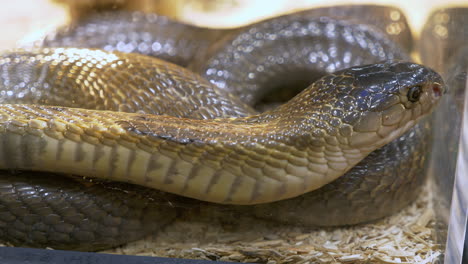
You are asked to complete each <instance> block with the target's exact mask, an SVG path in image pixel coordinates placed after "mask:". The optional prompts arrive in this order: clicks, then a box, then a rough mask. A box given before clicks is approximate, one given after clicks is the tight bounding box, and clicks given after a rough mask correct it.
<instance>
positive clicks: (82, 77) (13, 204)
mask: <svg viewBox="0 0 468 264" xmlns="http://www.w3.org/2000/svg"><path fill="white" fill-rule="evenodd" d="M106 19H108V20H106ZM115 19H119V21H124V22H122V25H124V26H127V27H128V26H130V27H132V28H133V30H132V31H129V32H128V35H127V32H125V31H124V32H125V34H123V35H122V33H121V32H120V33H117V35H115V34H114V35H113V34H107V33H112V31H113V29H114V28H116V27H117V28H118V27H119V26H118V23H115ZM159 21H163V22H164V23H163V24H164V25H165V26H163V27H161V29H159V30H161V31H162V32H171V31H173V30H171V28H170V26H168V25H172V22H168V19H167V18H161V17H160V16H157V15H147V14H142V13H131V14H128V13H127V14H125V13H119V12H112V13H108V14H107V15H103V14H99V15H97V16H95V17H93V16H91V17H90V18H89V19H88V20H83V21H81V22H79V23H78V25H77V26H73V27H71V28H66V29H62V30H61V31H60V30H59V31H58V32H56V33H54V35H53V36H52V37H48V38H46V39H44V40H43V41H42V43H41V46H42V47H41V48H33V49H26V50H15V51H10V52H5V53H3V54H2V56H1V57H0V83H1V85H2V87H1V91H0V95H1V99H0V100H1V104H0V169H2V170H3V171H2V175H3V176H2V179H1V181H0V182H1V185H0V192H1V195H0V199H1V207H0V209H1V212H0V227H2V229H1V230H0V236H1V237H2V239H4V240H7V241H9V242H10V243H13V244H15V245H27V246H49V247H54V248H66V249H76V250H97V249H100V248H106V247H110V246H115V245H119V244H122V243H125V242H128V241H132V240H135V239H138V238H141V237H142V236H143V234H145V233H146V232H148V231H153V230H157V229H158V228H161V227H163V226H164V225H166V224H168V223H170V222H171V221H173V220H174V219H175V218H176V217H178V216H180V209H181V208H182V211H184V210H190V208H191V207H199V206H206V207H214V208H229V209H227V210H239V212H243V211H246V210H247V211H254V214H257V215H258V216H259V217H266V218H279V219H283V220H285V221H291V222H292V221H294V222H296V223H300V224H306V225H308V224H312V225H314V224H317V225H347V224H356V223H360V222H366V221H370V220H372V219H377V218H379V217H382V216H384V215H387V214H389V212H393V211H396V210H398V209H400V208H402V207H403V206H404V205H406V204H407V203H408V202H410V201H411V200H412V199H414V197H415V193H416V192H415V191H414V190H415V189H416V188H418V186H420V185H421V183H422V181H423V179H424V177H422V176H421V175H423V174H424V173H423V172H424V165H425V161H426V159H425V158H424V155H425V153H424V151H425V149H426V147H427V141H428V129H429V128H428V124H427V122H419V120H421V119H424V117H425V116H427V115H428V114H429V113H430V112H431V111H432V110H433V109H434V107H435V106H436V104H437V102H438V100H439V99H440V97H441V96H442V94H443V93H444V91H445V87H444V83H443V80H442V78H441V77H440V76H439V75H438V74H437V73H436V72H435V71H433V70H431V69H429V68H427V67H424V66H422V65H419V64H415V63H412V62H408V61H407V60H409V57H408V56H407V55H406V52H405V51H404V50H403V49H402V48H400V47H399V45H398V44H396V43H395V42H394V41H392V40H391V39H390V38H388V37H387V36H386V34H384V33H382V32H381V31H380V30H378V29H376V28H375V27H373V26H371V25H366V24H360V23H353V22H350V21H345V20H342V19H335V18H333V17H327V16H321V17H317V16H312V15H310V14H308V13H297V14H291V15H286V16H282V17H278V18H274V19H270V20H266V21H263V22H259V23H256V24H253V25H251V26H247V27H245V28H241V29H236V30H232V31H231V30H229V31H228V32H221V33H219V32H218V31H216V32H215V33H214V35H216V37H215V39H219V40H218V41H215V43H214V44H210V45H209V47H207V48H206V50H203V51H202V50H201V47H200V48H196V49H195V51H196V50H199V49H200V51H201V52H200V53H197V52H195V53H196V54H192V55H193V56H192V55H190V56H188V57H190V60H193V62H180V61H181V60H179V61H175V62H176V63H179V64H184V66H187V65H188V66H187V67H188V68H189V69H187V68H184V67H182V66H178V65H176V64H173V63H171V62H167V61H165V60H162V59H158V58H153V57H150V56H147V55H142V54H135V53H124V52H120V51H109V47H110V46H108V45H107V46H103V47H94V46H93V45H91V44H90V47H68V45H66V44H64V43H65V42H70V43H74V42H75V41H73V39H75V40H77V41H76V43H80V42H79V40H80V39H82V38H83V32H84V33H85V37H89V36H88V35H87V34H91V35H93V34H94V35H97V36H108V39H107V40H112V39H114V40H115V39H116V38H117V39H120V41H119V42H118V43H120V44H121V43H122V38H125V37H126V36H130V38H133V39H134V40H135V39H139V38H141V40H142V42H141V43H140V44H139V45H138V46H137V47H139V49H141V50H143V51H145V50H148V45H146V44H145V43H146V42H152V43H153V44H152V45H151V46H150V47H152V48H151V49H152V50H162V49H165V50H166V51H167V53H168V54H169V55H171V54H183V52H182V51H181V52H182V53H178V52H177V51H176V49H174V47H175V46H174V45H172V44H171V41H173V42H172V43H176V42H175V40H174V39H172V37H171V38H170V39H169V42H168V43H169V44H168V45H167V46H165V45H164V44H161V43H162V42H161V41H160V40H157V41H156V40H154V39H152V35H151V34H148V32H146V31H145V30H143V31H142V32H138V31H136V29H138V28H143V29H144V26H143V25H144V24H147V23H149V24H150V25H153V26H154V24H155V23H156V24H157V23H159ZM151 23H152V24H151ZM175 25H176V26H177V27H179V28H181V27H183V25H182V24H180V23H179V24H177V23H175ZM168 27H169V30H168V29H167V28H168ZM186 27H187V28H188V29H185V27H183V28H184V30H188V32H192V30H194V29H193V26H186ZM152 28H154V27H152ZM83 29H85V30H84V31H83ZM166 30H167V31H166ZM181 30H182V29H181ZM197 30H200V29H197ZM203 30H206V29H203ZM208 31H209V30H208ZM176 32H183V30H182V31H176ZM207 34H208V35H210V34H209V33H207ZM161 35H162V33H159V34H157V36H161ZM180 35H181V36H189V37H190V36H194V35H193V34H189V33H187V34H180ZM195 35H198V34H195ZM201 35H203V34H201ZM104 39H106V38H104ZM182 39H183V38H182ZM97 40H100V38H97ZM145 41H146V42H145ZM104 42H106V41H104ZM156 43H157V44H156ZM177 43H182V44H183V45H187V44H188V43H190V42H188V41H186V40H182V41H180V42H177ZM145 45H146V46H145ZM190 45H191V44H190ZM54 46H55V47H54ZM60 46H62V47H60ZM120 46H122V45H120ZM202 46H203V45H202ZM127 47H129V46H127ZM145 47H146V48H145ZM106 49H107V50H106ZM324 50H326V51H327V52H324ZM398 59H400V60H398ZM383 60H387V61H385V62H382V61H383ZM200 61H204V63H200ZM298 73H300V74H298ZM320 74H324V75H323V76H321V77H317V75H320ZM299 76H306V77H299ZM280 77H281V78H280ZM283 78H284V79H283ZM298 78H299V83H301V84H303V83H307V82H308V83H312V84H310V85H308V87H307V88H306V89H304V90H303V91H302V92H300V93H299V94H298V95H296V96H293V97H292V98H291V99H290V100H289V101H288V102H286V103H284V104H281V105H280V106H275V107H273V108H269V109H267V110H265V111H263V112H260V113H259V112H258V111H257V110H256V109H254V107H255V104H259V103H261V97H262V96H265V95H268V93H271V91H272V90H275V89H276V88H277V87H278V86H285V85H286V86H287V85H288V84H291V88H290V89H293V88H292V86H293V85H292V83H294V81H297V80H298ZM267 79H270V80H272V81H273V82H271V81H270V82H267V81H266V80H267ZM240 80H247V82H245V83H244V85H242V84H241V83H240ZM249 80H250V82H249ZM254 81H255V82H254ZM296 84H297V83H296ZM242 86H244V88H245V90H244V89H243V88H242ZM275 86H276V87H275ZM384 173H385V174H386V175H383V174H384ZM366 174H367V175H366ZM78 176H79V177H78ZM366 176H368V177H366ZM83 177H85V178H83ZM88 178H93V179H94V178H97V179H98V180H91V181H90V180H88ZM109 181H115V182H109ZM153 189H156V190H153ZM389 198H394V199H389ZM298 206H299V207H298ZM278 208H279V209H278ZM309 209H310V210H309ZM312 209H315V210H312ZM317 210H318V211H317ZM353 215H354V216H353ZM348 216H349V217H348Z"/></svg>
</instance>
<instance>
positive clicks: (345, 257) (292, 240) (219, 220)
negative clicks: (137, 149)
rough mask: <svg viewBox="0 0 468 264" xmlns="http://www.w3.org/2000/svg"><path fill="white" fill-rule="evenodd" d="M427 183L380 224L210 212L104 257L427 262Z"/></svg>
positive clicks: (300, 263)
mask: <svg viewBox="0 0 468 264" xmlns="http://www.w3.org/2000/svg"><path fill="white" fill-rule="evenodd" d="M430 189H431V187H430V183H428V184H427V186H426V187H425V188H424V190H423V192H422V194H421V195H420V197H419V198H418V199H417V201H415V202H414V203H413V204H411V205H410V206H408V207H407V208H405V209H403V210H402V211H401V212H399V213H398V214H395V215H393V216H390V217H387V218H384V219H382V220H379V221H376V222H373V223H370V224H364V225H358V226H352V227H339V228H317V229H311V228H305V227H297V226H291V225H280V224H278V223H273V222H269V221H265V220H259V219H253V218H248V217H240V218H236V219H235V220H229V219H225V218H226V217H224V218H223V217H222V216H217V215H215V214H211V215H206V216H197V218H196V219H197V221H194V220H192V219H179V220H177V221H175V222H174V223H173V224H171V225H170V226H168V227H166V228H165V229H164V230H162V231H160V232H159V233H157V234H154V235H152V236H149V237H148V238H146V239H145V240H141V241H137V242H134V243H130V244H128V245H126V246H122V247H119V248H116V249H113V250H107V251H104V252H105V253H115V254H128V255H143V256H160V257H174V258H189V259H206V260H219V261H234V262H253V263H266V264H281V263H285V264H286V263H294V264H312V263H420V264H423V263H433V262H434V261H436V260H437V259H438V258H439V257H440V256H441V255H442V249H441V247H440V246H439V245H437V244H436V243H435V241H434V240H433V237H434V236H433V233H434V232H435V230H434V225H435V217H434V213H433V209H432V194H431V192H430Z"/></svg>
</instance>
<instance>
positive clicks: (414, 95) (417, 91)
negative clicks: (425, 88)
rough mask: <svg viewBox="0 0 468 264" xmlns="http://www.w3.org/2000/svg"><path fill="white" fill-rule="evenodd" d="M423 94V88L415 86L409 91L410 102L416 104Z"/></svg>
mask: <svg viewBox="0 0 468 264" xmlns="http://www.w3.org/2000/svg"><path fill="white" fill-rule="evenodd" d="M421 92H422V87H421V86H419V85H418V86H413V87H411V88H410V89H409V91H408V95H407V97H408V101H410V102H413V103H414V102H416V101H418V100H419V97H420V96H421Z"/></svg>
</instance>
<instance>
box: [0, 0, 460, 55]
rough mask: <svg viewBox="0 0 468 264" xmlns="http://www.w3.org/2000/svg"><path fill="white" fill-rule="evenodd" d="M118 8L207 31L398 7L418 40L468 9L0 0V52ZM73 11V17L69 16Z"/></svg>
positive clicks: (278, 0) (435, 1)
mask: <svg viewBox="0 0 468 264" xmlns="http://www.w3.org/2000/svg"><path fill="white" fill-rule="evenodd" d="M97 2H99V5H101V7H103V8H108V7H109V6H111V7H112V6H114V7H118V6H122V5H125V6H126V8H130V9H132V8H133V9H135V10H144V11H151V12H157V13H160V14H164V15H167V16H170V17H172V18H175V19H178V20H181V21H185V22H187V23H191V24H196V25H199V26H207V27H222V28H226V27H236V26H240V25H245V24H248V23H251V22H254V21H258V20H261V19H264V18H267V17H271V16H275V15H279V14H285V13H289V12H294V11H297V10H300V9H306V8H311V7H317V6H328V5H333V4H338V3H343V2H346V3H355V4H356V3H361V4H362V3H372V4H391V5H396V6H399V7H400V8H401V9H402V10H403V11H404V12H405V13H406V14H407V18H408V20H409V22H410V24H411V26H412V27H413V31H414V33H415V35H416V36H417V34H418V32H419V31H420V30H421V28H422V26H423V24H424V21H425V19H426V17H427V16H428V15H429V13H430V12H431V11H432V10H433V9H435V8H437V7H441V6H445V7H448V6H450V5H460V4H464V5H468V3H467V2H466V0H465V1H464V0H453V1H447V0H430V1H426V0H413V1H398V0H374V1H356V0H354V1H343V0H296V1H288V0H269V1H265V0H15V1H3V3H2V8H1V9H0V23H1V25H3V26H2V27H1V28H0V50H1V49H9V48H14V47H15V46H16V45H17V44H18V41H27V40H30V39H34V38H35V37H37V36H38V35H40V34H43V33H44V32H47V31H50V30H51V29H53V28H55V27H57V26H59V25H62V24H66V23H68V22H69V21H70V19H71V18H72V17H73V16H77V15H79V14H80V12H86V10H88V9H89V7H90V6H93V5H96V3H97ZM69 10H71V11H72V12H69Z"/></svg>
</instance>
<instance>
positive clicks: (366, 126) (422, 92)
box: [335, 61, 446, 149]
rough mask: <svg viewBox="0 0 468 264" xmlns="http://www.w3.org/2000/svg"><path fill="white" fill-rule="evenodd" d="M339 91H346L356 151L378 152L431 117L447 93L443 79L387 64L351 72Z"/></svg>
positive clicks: (400, 64)
mask: <svg viewBox="0 0 468 264" xmlns="http://www.w3.org/2000/svg"><path fill="white" fill-rule="evenodd" d="M335 76H341V78H340V80H338V81H337V82H335V85H337V87H340V84H343V85H341V87H346V88H342V89H347V91H346V95H342V97H343V98H341V100H345V101H346V100H347V101H348V104H347V105H344V106H342V107H344V108H345V110H347V111H345V113H346V114H345V115H344V117H343V119H342V120H343V121H344V123H346V124H348V125H349V126H350V127H351V128H352V129H348V130H349V134H350V135H349V136H350V137H349V145H350V146H351V147H353V148H360V149H375V148H376V147H380V146H382V145H384V144H386V143H388V142H390V141H392V140H393V139H395V138H397V137H398V136H400V135H402V134H403V133H404V132H406V131H407V130H408V129H409V128H410V127H412V126H413V125H414V124H415V123H416V122H417V121H418V120H419V119H420V118H422V117H424V116H426V115H428V114H429V113H430V112H431V111H432V110H433V109H434V107H435V106H436V104H437V102H438V101H439V99H440V98H441V96H442V94H443V93H444V91H445V90H446V89H445V86H444V82H443V80H442V77H441V76H440V75H439V74H438V73H436V72H435V71H433V70H431V69H429V68H427V67H424V66H422V65H419V64H415V63H410V62H394V61H392V62H385V63H381V64H373V65H366V66H359V67H353V68H349V69H347V70H344V71H341V72H339V73H336V74H335Z"/></svg>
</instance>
